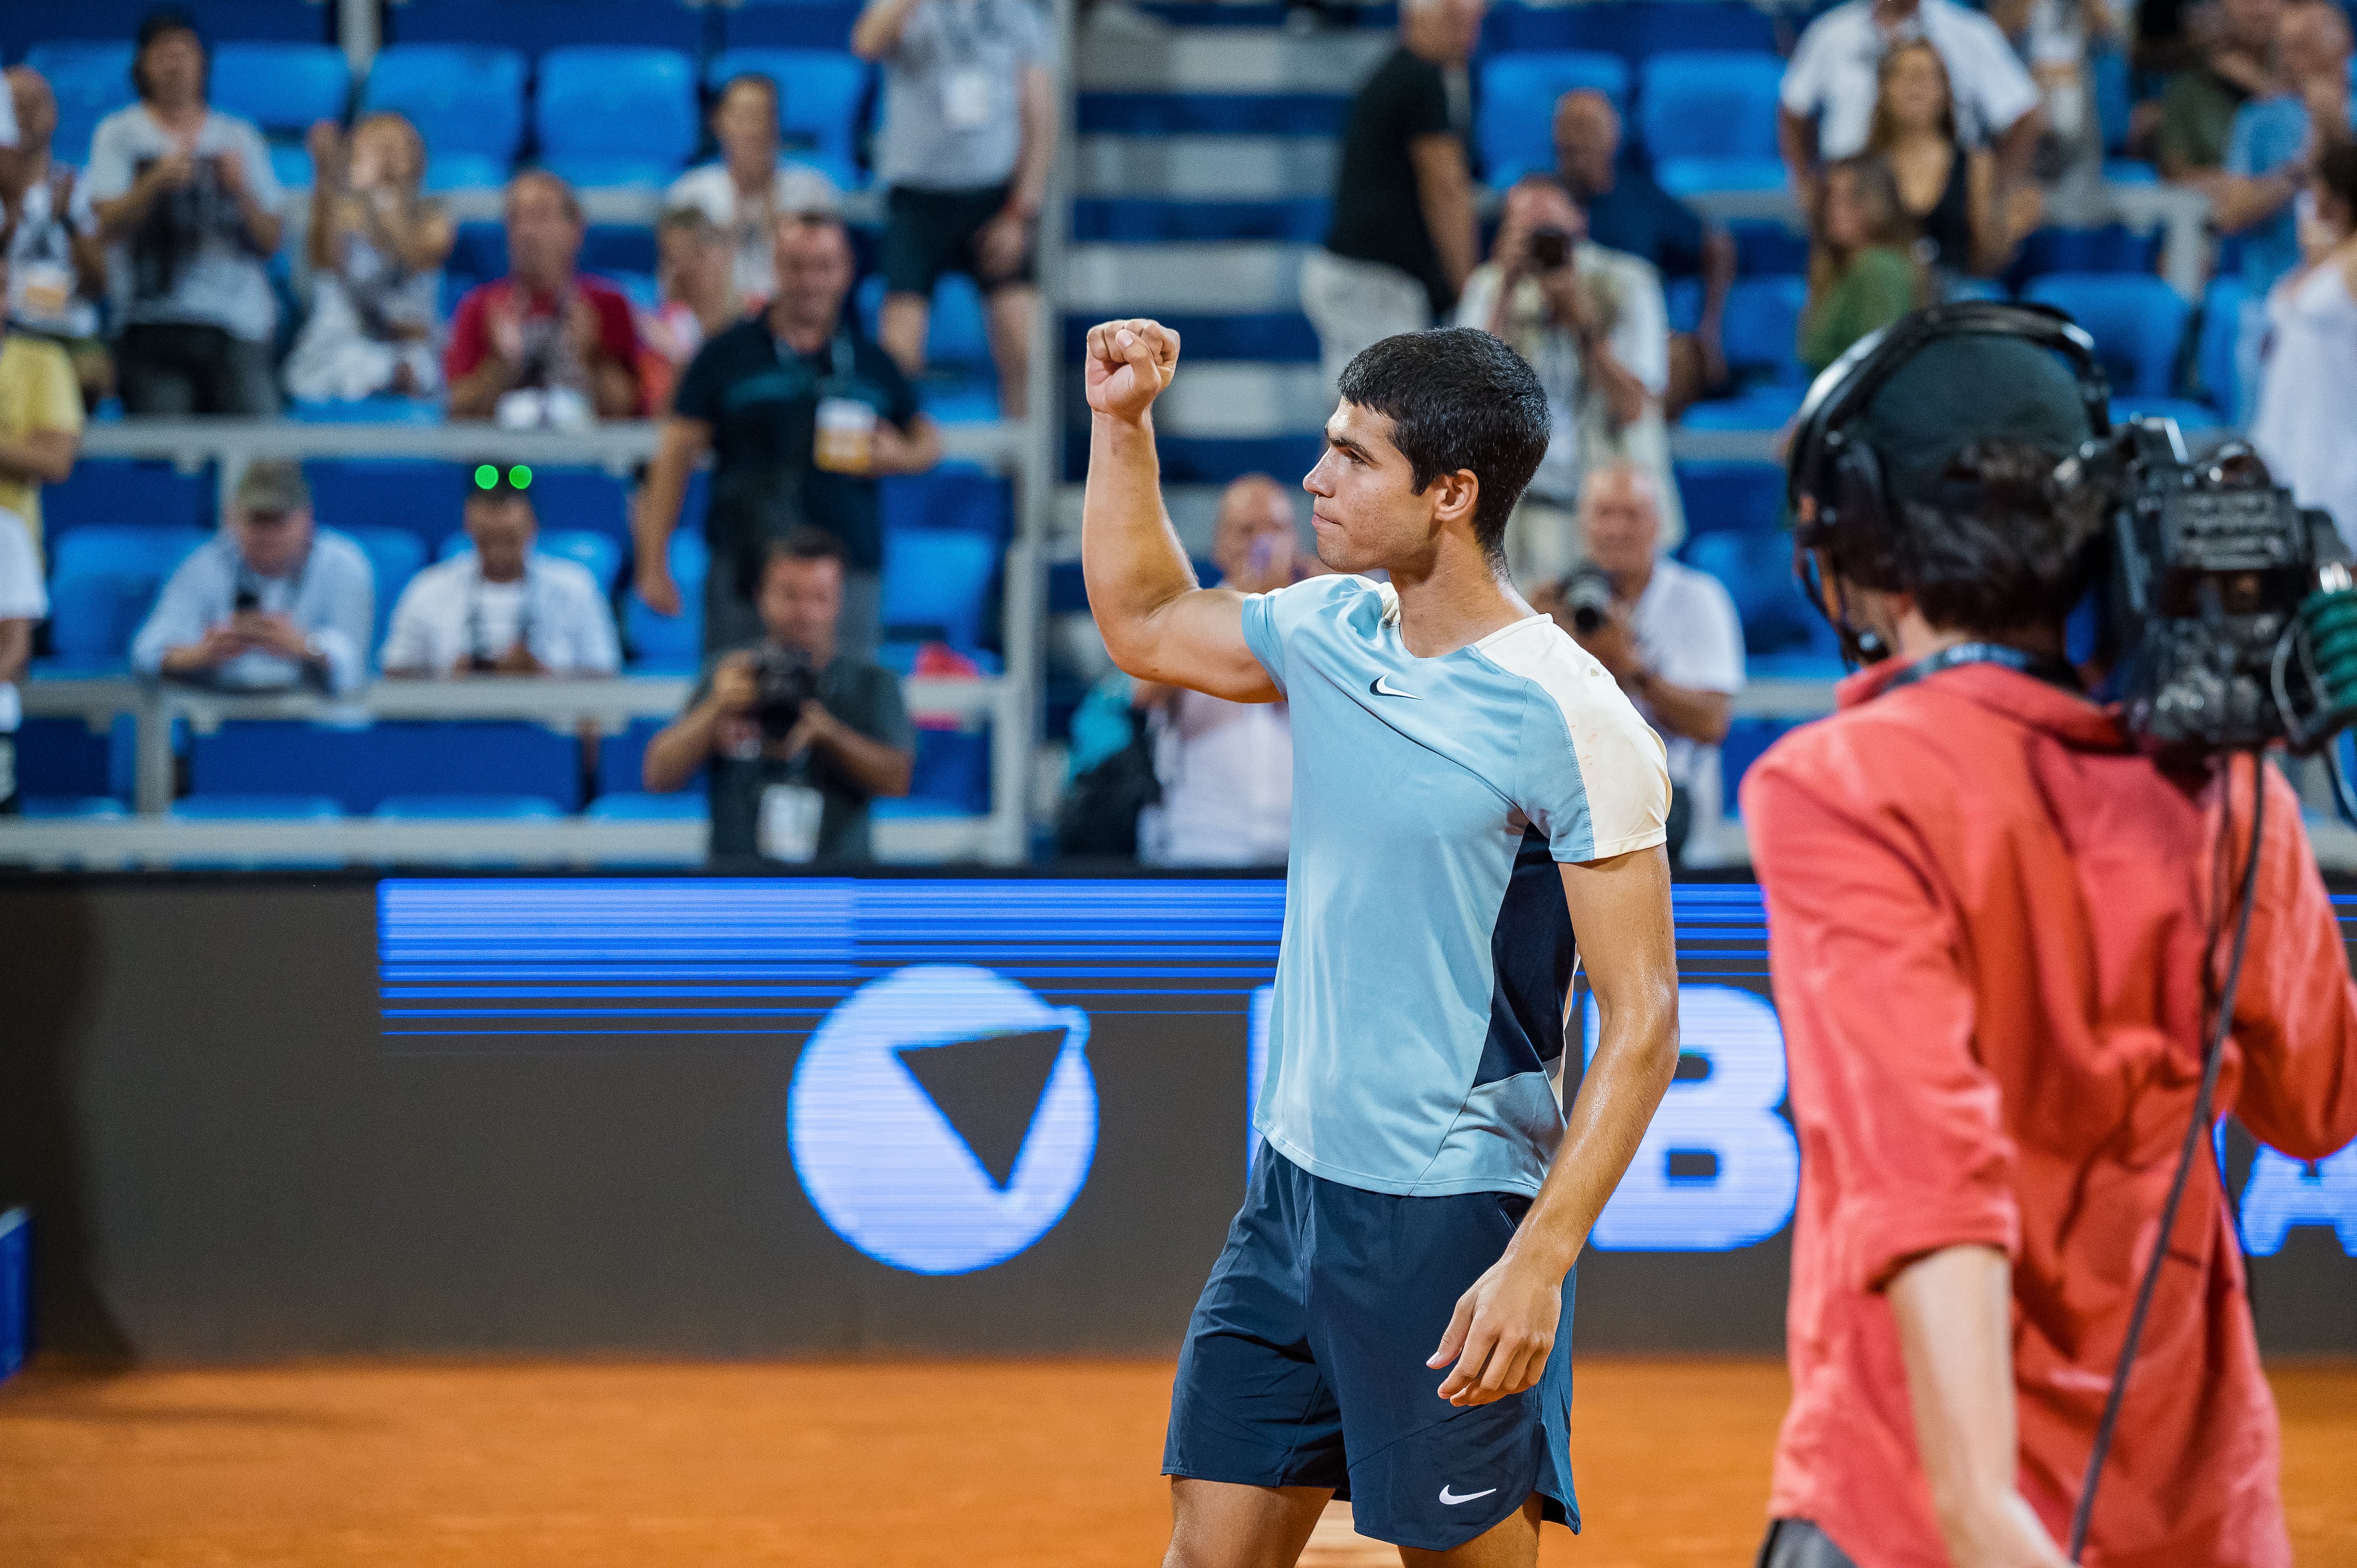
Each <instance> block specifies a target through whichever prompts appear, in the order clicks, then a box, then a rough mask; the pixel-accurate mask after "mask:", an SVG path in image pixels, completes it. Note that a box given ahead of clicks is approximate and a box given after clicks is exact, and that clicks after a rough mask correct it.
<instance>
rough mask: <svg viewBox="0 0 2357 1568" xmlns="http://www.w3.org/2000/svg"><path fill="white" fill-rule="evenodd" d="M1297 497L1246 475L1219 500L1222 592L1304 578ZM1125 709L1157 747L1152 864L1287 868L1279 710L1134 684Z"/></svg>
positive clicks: (1146, 847) (1144, 850)
mask: <svg viewBox="0 0 2357 1568" xmlns="http://www.w3.org/2000/svg"><path fill="white" fill-rule="evenodd" d="M1293 496H1294V492H1293V491H1291V490H1289V489H1286V487H1285V486H1283V485H1280V484H1278V483H1277V482H1276V481H1275V479H1272V478H1269V477H1268V476H1267V475H1266V474H1247V475H1245V476H1244V477H1243V478H1240V479H1237V480H1235V481H1234V482H1233V483H1232V484H1230V485H1229V486H1228V488H1227V491H1226V493H1225V494H1223V495H1222V496H1221V498H1220V515H1219V521H1217V522H1216V523H1214V524H1213V525H1212V530H1211V561H1212V563H1213V564H1215V565H1217V566H1218V567H1219V569H1220V585H1221V586H1222V587H1223V588H1233V589H1235V590H1236V591H1237V592H1238V593H1243V594H1266V593H1274V592H1275V591H1276V590H1277V589H1279V588H1282V587H1286V586H1287V585H1290V584H1292V583H1294V582H1296V581H1297V580H1298V579H1299V578H1300V577H1302V576H1304V575H1308V574H1307V573H1304V572H1303V571H1301V570H1300V569H1299V568H1300V566H1301V562H1300V559H1299V544H1300V535H1299V534H1298V532H1297V531H1296V523H1295V519H1294V501H1293ZM1130 703H1131V705H1132V706H1133V707H1134V708H1135V709H1136V710H1137V711H1138V712H1140V713H1142V714H1146V718H1147V723H1148V724H1149V725H1151V726H1152V729H1153V733H1154V740H1155V769H1154V770H1155V773H1156V775H1157V778H1159V779H1160V780H1161V784H1162V800H1161V801H1160V803H1159V804H1157V805H1153V806H1149V807H1147V808H1146V810H1145V811H1141V812H1139V813H1138V824H1137V852H1138V858H1139V859H1140V860H1142V861H1144V862H1145V863H1146V865H1284V864H1285V860H1286V852H1287V850H1288V848H1289V847H1290V845H1291V842H1292V839H1291V835H1292V828H1293V725H1292V720H1291V715H1290V714H1289V712H1288V710H1287V709H1286V705H1285V704H1284V703H1231V702H1229V701H1227V700H1226V699H1224V698H1221V697H1211V696H1206V695H1204V694H1203V693H1200V692H1190V691H1189V690H1187V689H1186V688H1185V687H1183V686H1164V685H1158V684H1157V683H1156V682H1151V681H1140V682H1136V683H1135V685H1134V686H1133V687H1132V688H1131V692H1130Z"/></svg>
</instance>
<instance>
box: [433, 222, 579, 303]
mask: <svg viewBox="0 0 2357 1568" xmlns="http://www.w3.org/2000/svg"><path fill="white" fill-rule="evenodd" d="M582 245H583V248H584V249H587V245H588V241H587V238H586V237H585V238H584V239H583V241H582ZM442 271H443V274H444V275H445V276H447V277H456V278H464V279H466V280H467V284H468V287H472V286H473V285H476V284H479V283H488V282H490V280H491V279H492V278H497V277H505V276H506V275H507V271H508V227H507V225H506V224H505V223H502V222H501V221H500V220H498V219H496V218H469V219H468V220H467V221H465V222H464V223H461V224H459V225H458V229H457V233H456V234H455V235H453V236H452V237H451V241H450V259H449V260H448V261H447V262H445V263H442Z"/></svg>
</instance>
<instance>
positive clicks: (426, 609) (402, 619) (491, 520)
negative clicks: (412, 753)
mask: <svg viewBox="0 0 2357 1568" xmlns="http://www.w3.org/2000/svg"><path fill="white" fill-rule="evenodd" d="M531 484H532V470H531V469H529V468H527V467H522V466H521V465H501V464H498V463H479V464H477V465H476V466H475V469H474V473H473V476H472V485H471V487H470V488H469V489H468V491H467V537H468V539H471V540H473V541H474V543H475V547H474V548H473V549H472V550H469V551H467V552H465V553H461V554H459V555H457V556H454V557H453V558H451V559H450V560H447V561H444V562H440V563H438V564H435V565H432V566H428V567H427V568H425V570H424V571H423V572H420V573H419V574H417V575H416V576H414V577H412V578H411V579H410V580H409V585H408V586H407V587H406V588H404V589H403V590H402V592H401V598H400V599H399V600H398V601H397V602H396V603H395V604H394V605H393V628H392V629H391V630H390V631H389V632H388V633H386V635H385V639H384V650H383V652H382V654H381V655H380V656H379V658H378V660H377V662H378V664H379V665H380V666H382V669H383V671H384V672H385V674H386V675H388V676H396V677H397V676H448V675H611V674H612V673H613V672H614V671H616V670H617V669H618V668H619V667H620V665H621V661H622V660H621V652H620V650H619V644H618V641H617V639H616V638H615V636H614V612H613V611H612V610H611V609H609V608H608V607H607V604H606V596H605V593H604V592H603V590H601V589H600V588H599V587H598V585H597V578H596V577H594V576H592V575H590V574H589V569H588V568H587V567H586V566H584V565H582V564H580V563H579V562H576V561H566V560H564V559H562V558H561V557H558V556H554V555H544V554H542V553H540V552H539V551H537V550H535V549H533V542H534V541H535V540H537V538H538V537H539V534H540V521H539V519H538V518H537V517H536V516H535V515H534V514H533V506H532V490H531Z"/></svg>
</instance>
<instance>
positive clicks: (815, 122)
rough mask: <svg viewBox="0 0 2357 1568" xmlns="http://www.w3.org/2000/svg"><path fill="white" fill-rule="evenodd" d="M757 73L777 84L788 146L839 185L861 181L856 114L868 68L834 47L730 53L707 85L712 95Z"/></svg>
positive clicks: (714, 67) (709, 75) (864, 96)
mask: <svg viewBox="0 0 2357 1568" xmlns="http://www.w3.org/2000/svg"><path fill="white" fill-rule="evenodd" d="M748 71H752V72H758V73H759V74H760V75H763V76H766V77H768V78H770V80H771V81H775V82H776V83H777V84H778V98H779V104H778V118H779V122H780V125H779V128H780V130H781V131H782V132H783V133H784V134H785V138H786V145H787V146H788V147H790V148H792V149H794V150H795V152H796V153H797V154H798V155H799V161H802V162H806V163H808V164H810V165H811V166H813V167H815V168H817V169H818V170H819V171H820V172H821V173H823V174H824V175H825V176H826V177H828V178H829V179H832V180H834V182H835V183H836V184H837V185H841V186H845V187H848V186H853V185H856V184H857V183H858V182H859V166H858V162H857V148H858V144H859V113H860V110H861V108H862V107H863V106H864V105H865V104H866V101H867V84H868V80H869V68H868V67H867V65H866V62H865V61H863V60H861V59H858V58H857V57H856V56H854V55H849V54H845V53H841V52H838V51H836V50H834V49H759V48H753V49H730V50H728V51H727V52H726V53H725V54H722V55H720V56H719V57H718V58H717V59H715V60H714V61H713V62H712V69H711V70H708V71H707V72H705V81H706V82H708V83H709V84H710V85H711V87H712V89H713V90H714V91H718V90H719V89H720V88H721V87H722V86H723V85H725V84H726V82H727V81H729V80H730V79H731V78H733V77H738V76H743V75H745V74H746V73H747V72H748Z"/></svg>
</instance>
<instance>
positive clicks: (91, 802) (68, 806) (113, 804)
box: [16, 795, 129, 822]
mask: <svg viewBox="0 0 2357 1568" xmlns="http://www.w3.org/2000/svg"><path fill="white" fill-rule="evenodd" d="M16 810H17V811H18V812H19V813H20V814H22V815H24V816H27V817H32V818H36V819H40V818H48V819H52V820H54V819H57V818H61V817H70V818H75V819H79V820H80V821H82V822H118V821H120V820H121V819H122V818H124V816H126V815H128V814H129V813H127V812H125V811H124V809H123V802H122V801H120V800H116V799H115V798H114V797H113V796H112V795H19V796H17V797H16Z"/></svg>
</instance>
